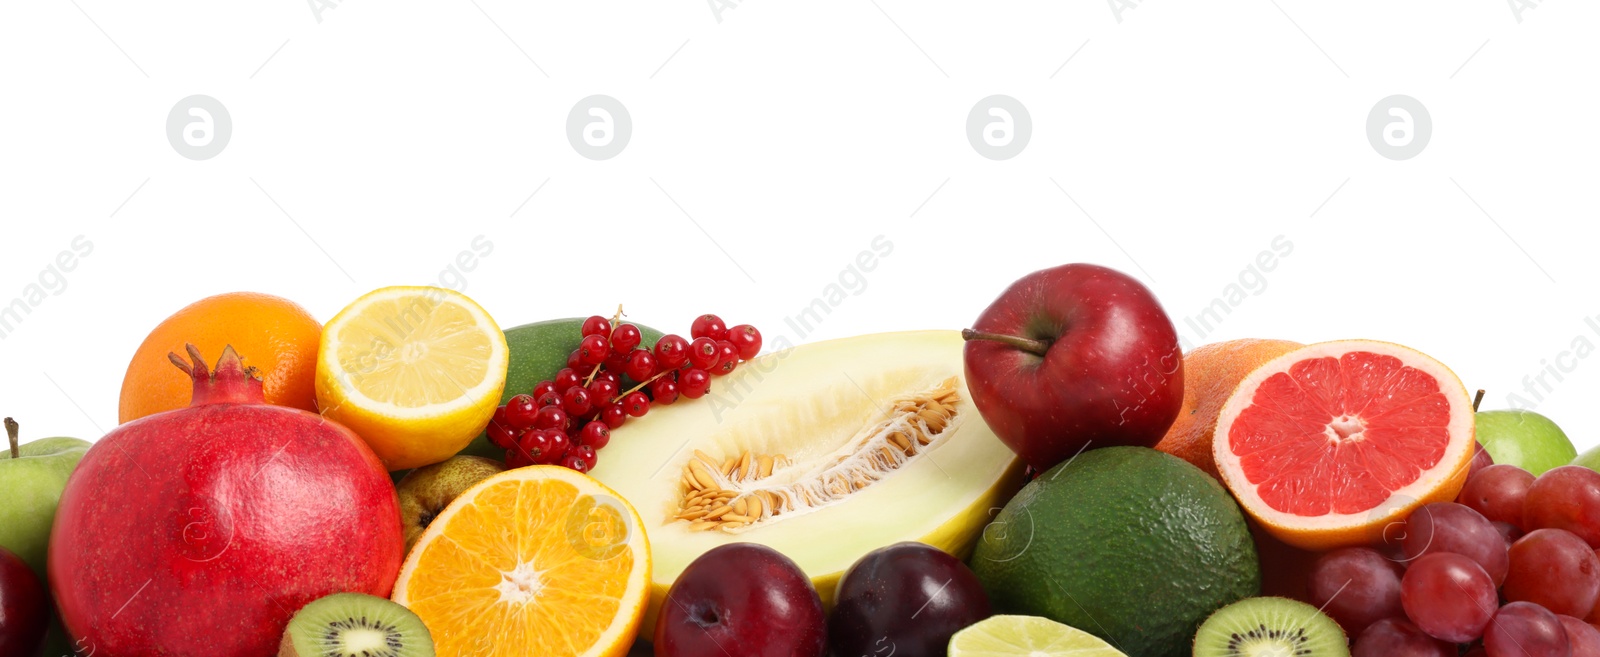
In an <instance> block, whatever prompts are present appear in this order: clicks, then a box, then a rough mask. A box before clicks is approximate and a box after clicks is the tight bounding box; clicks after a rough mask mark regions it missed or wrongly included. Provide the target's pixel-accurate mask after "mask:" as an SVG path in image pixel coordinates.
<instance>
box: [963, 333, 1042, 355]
mask: <svg viewBox="0 0 1600 657" xmlns="http://www.w3.org/2000/svg"><path fill="white" fill-rule="evenodd" d="M961 339H963V340H993V341H995V342H1000V343H1004V344H1008V345H1011V346H1013V347H1016V348H1018V349H1021V350H1023V351H1026V352H1028V353H1030V354H1033V355H1035V356H1043V355H1045V353H1046V352H1048V351H1050V341H1049V340H1030V339H1028V338H1023V337H1018V336H1015V335H1006V334H1004V333H990V332H988V331H974V330H972V329H961Z"/></svg>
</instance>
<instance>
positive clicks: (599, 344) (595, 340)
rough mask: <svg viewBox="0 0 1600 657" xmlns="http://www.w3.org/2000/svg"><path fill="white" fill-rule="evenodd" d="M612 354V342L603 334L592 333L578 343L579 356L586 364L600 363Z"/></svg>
mask: <svg viewBox="0 0 1600 657" xmlns="http://www.w3.org/2000/svg"><path fill="white" fill-rule="evenodd" d="M610 355H611V344H610V343H608V342H606V339H605V338H604V337H602V336H598V335H591V336H589V337H587V338H584V339H583V342H579V343H578V358H579V360H582V361H583V364H585V365H599V364H601V363H604V362H605V361H606V356H610Z"/></svg>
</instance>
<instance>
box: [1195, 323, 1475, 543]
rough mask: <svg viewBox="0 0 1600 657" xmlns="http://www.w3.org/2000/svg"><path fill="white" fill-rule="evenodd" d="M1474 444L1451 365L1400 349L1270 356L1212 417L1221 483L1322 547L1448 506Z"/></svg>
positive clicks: (1288, 532)
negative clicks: (1423, 509) (1427, 508)
mask: <svg viewBox="0 0 1600 657" xmlns="http://www.w3.org/2000/svg"><path fill="white" fill-rule="evenodd" d="M1473 442H1474V431H1473V414H1472V407H1471V400H1470V398H1469V397H1468V395H1467V391H1466V388H1465V387H1463V386H1462V385H1461V381H1460V380H1459V379H1457V378H1456V376H1455V374H1454V373H1452V372H1451V371H1450V370H1449V368H1446V367H1445V366H1444V365H1443V364H1441V363H1439V362H1438V361H1436V360H1434V359H1432V358H1429V357H1428V356H1426V355H1424V354H1422V353H1420V352H1417V351H1414V350H1412V349H1408V348H1406V347H1402V346H1400V345H1395V344H1389V343H1385V342H1374V341H1368V340H1345V341H1339V342H1324V343H1321V344H1314V345H1311V346H1308V347H1304V348H1301V349H1297V350H1294V351H1291V352H1288V353H1286V354H1284V355H1282V356H1279V357H1277V358H1274V359H1272V360H1270V361H1268V362H1267V363H1266V364H1264V365H1262V366H1261V367H1259V368H1257V369H1256V370H1255V371H1253V372H1251V373H1250V375H1249V376H1246V377H1245V378H1244V379H1243V380H1242V381H1241V382H1240V383H1239V386H1238V388H1237V389H1236V390H1234V392H1233V394H1232V395H1231V396H1229V398H1228V401H1227V403H1225V404H1224V405H1223V407H1222V410H1221V412H1220V413H1219V414H1218V418H1217V427H1216V433H1215V438H1214V440H1213V442H1212V451H1213V456H1214V457H1215V458H1216V466H1217V470H1218V471H1219V473H1220V474H1221V475H1222V480H1223V483H1225V484H1226V485H1227V486H1228V489H1229V490H1231V491H1232V492H1233V494H1234V497H1236V498H1238V500H1239V504H1240V506H1242V507H1243V508H1244V509H1245V511H1246V512H1248V513H1249V514H1250V515H1251V516H1252V517H1254V518H1255V519H1256V520H1257V521H1259V522H1260V523H1261V525H1262V527H1263V528H1265V529H1266V530H1267V531H1268V532H1269V533H1271V534H1272V535H1273V536H1274V537H1276V538H1278V539H1279V540H1281V541H1283V542H1285V543H1288V544H1290V545H1293V546H1296V547H1300V548H1304V549H1309V550H1326V549H1331V548H1335V547H1343V546H1348V545H1361V544H1366V543H1372V542H1375V541H1377V540H1379V539H1381V538H1382V536H1383V531H1384V529H1385V528H1386V527H1388V526H1389V525H1390V524H1392V523H1394V522H1397V521H1399V520H1400V519H1402V518H1404V517H1405V516H1406V515H1407V514H1409V513H1410V511H1411V510H1412V509H1414V508H1416V507H1419V506H1422V505H1424V504H1428V503H1430V502H1436V501H1448V500H1452V499H1455V496H1456V493H1457V492H1458V491H1459V490H1460V489H1461V485H1462V484H1463V483H1464V482H1465V480H1466V475H1467V470H1468V466H1469V464H1470V463H1471V460H1472V451H1473V450H1472V446H1473Z"/></svg>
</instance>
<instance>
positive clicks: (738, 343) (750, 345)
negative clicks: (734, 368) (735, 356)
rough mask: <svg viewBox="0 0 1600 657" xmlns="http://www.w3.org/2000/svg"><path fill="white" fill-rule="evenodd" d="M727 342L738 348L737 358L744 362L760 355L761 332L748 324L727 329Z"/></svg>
mask: <svg viewBox="0 0 1600 657" xmlns="http://www.w3.org/2000/svg"><path fill="white" fill-rule="evenodd" d="M728 342H732V343H733V346H735V347H738V348H739V357H740V358H742V359H744V360H750V359H751V358H755V357H756V354H759V353H761V331H757V330H756V327H754V326H751V325H749V324H740V325H738V326H730V327H728Z"/></svg>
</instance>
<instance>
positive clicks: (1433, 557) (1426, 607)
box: [1400, 552, 1500, 643]
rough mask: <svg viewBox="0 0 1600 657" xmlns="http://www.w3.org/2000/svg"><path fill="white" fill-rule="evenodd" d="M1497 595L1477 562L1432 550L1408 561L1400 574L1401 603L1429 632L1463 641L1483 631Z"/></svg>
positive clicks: (1424, 630)
mask: <svg viewBox="0 0 1600 657" xmlns="http://www.w3.org/2000/svg"><path fill="white" fill-rule="evenodd" d="M1499 603H1500V598H1499V596H1497V595H1495V590H1494V581H1493V580H1491V579H1489V573H1486V572H1483V567H1482V566H1479V565H1478V562H1476V561H1473V560H1471V559H1468V558H1466V557H1463V556H1461V555H1459V554H1451V553H1449V552H1433V553H1429V554H1427V555H1424V556H1423V557H1422V558H1421V559H1417V560H1416V561H1413V562H1411V565H1410V566H1408V567H1407V568H1406V574H1405V576H1404V577H1402V578H1400V605H1401V606H1402V607H1404V608H1405V610H1406V616H1407V617H1409V618H1410V619H1411V622H1413V623H1416V624H1417V627H1419V628H1421V629H1422V631H1423V632H1427V633H1428V636H1431V637H1433V638H1435V639H1440V640H1442V641H1449V642H1452V643H1466V642H1468V641H1471V640H1473V639H1476V638H1478V637H1479V636H1482V635H1483V627H1484V626H1485V625H1487V624H1488V623H1489V618H1490V617H1492V616H1494V612H1495V608H1496V607H1497V606H1498V605H1499Z"/></svg>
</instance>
